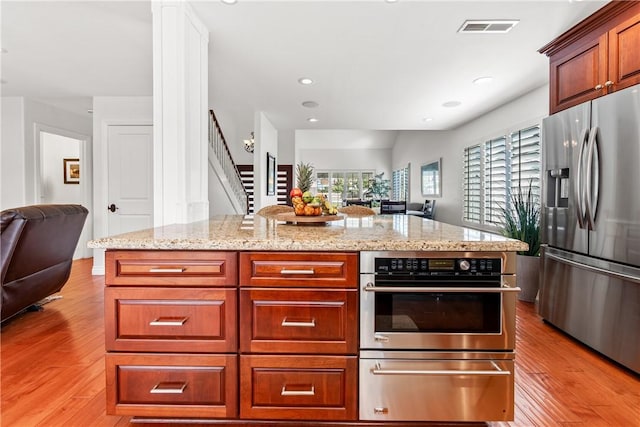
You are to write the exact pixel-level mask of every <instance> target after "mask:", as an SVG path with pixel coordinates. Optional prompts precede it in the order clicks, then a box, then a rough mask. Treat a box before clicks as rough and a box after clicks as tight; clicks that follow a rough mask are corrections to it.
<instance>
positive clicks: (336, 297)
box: [240, 289, 358, 354]
mask: <svg viewBox="0 0 640 427" xmlns="http://www.w3.org/2000/svg"><path fill="white" fill-rule="evenodd" d="M240 313H241V314H240V316H241V317H240V324H241V325H242V326H243V327H242V328H241V330H240V351H241V352H243V353H289V354H291V353H325V354H344V353H351V354H356V353H357V351H358V320H357V319H358V291H357V290H356V289H353V290H333V289H332V290H322V289H320V290H316V289H312V290H311V289H287V290H283V289H276V290H265V289H241V290H240Z"/></svg>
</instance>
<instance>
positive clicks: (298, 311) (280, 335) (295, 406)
mask: <svg viewBox="0 0 640 427" xmlns="http://www.w3.org/2000/svg"><path fill="white" fill-rule="evenodd" d="M357 286H358V254H357V253H308V252H271V253H270V252H247V253H241V254H240V324H241V325H242V327H241V328H240V352H241V355H240V365H241V368H240V418H242V419H265V420H341V421H349V420H356V419H357V412H358V411H357V408H358V405H357V402H358V401H357V396H358V395H357V393H355V394H354V391H356V392H357V390H358V387H357V375H358V373H357V372H358V359H357V351H358V321H357V319H358V290H357Z"/></svg>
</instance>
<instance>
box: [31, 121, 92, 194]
mask: <svg viewBox="0 0 640 427" xmlns="http://www.w3.org/2000/svg"><path fill="white" fill-rule="evenodd" d="M40 158H41V170H40V174H41V180H40V186H41V187H40V191H41V195H42V203H75V204H82V202H83V200H82V192H81V191H80V185H78V184H65V183H64V176H63V160H64V159H78V158H80V141H79V140H77V139H73V138H67V137H65V136H61V135H55V134H52V133H47V132H43V133H42V136H41V138H40ZM80 172H81V173H80V176H82V174H83V172H84V168H81V169H80Z"/></svg>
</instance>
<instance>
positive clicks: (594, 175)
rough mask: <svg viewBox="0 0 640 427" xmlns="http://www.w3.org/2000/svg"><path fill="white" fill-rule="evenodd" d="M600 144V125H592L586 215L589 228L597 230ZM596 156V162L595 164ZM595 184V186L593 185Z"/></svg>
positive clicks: (588, 150) (586, 178) (586, 176)
mask: <svg viewBox="0 0 640 427" xmlns="http://www.w3.org/2000/svg"><path fill="white" fill-rule="evenodd" d="M599 148H600V147H599V146H598V127H597V126H596V127H592V128H591V131H590V132H589V144H588V148H587V153H588V155H587V173H586V174H585V181H586V183H585V184H586V191H585V195H586V198H585V214H586V215H585V216H586V218H587V227H588V229H589V230H595V220H596V214H597V210H598V209H597V207H598V192H599V190H600V156H599V151H598V149H599ZM594 158H595V164H594ZM592 185H593V187H592Z"/></svg>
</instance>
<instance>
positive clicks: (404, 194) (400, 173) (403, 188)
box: [391, 165, 409, 200]
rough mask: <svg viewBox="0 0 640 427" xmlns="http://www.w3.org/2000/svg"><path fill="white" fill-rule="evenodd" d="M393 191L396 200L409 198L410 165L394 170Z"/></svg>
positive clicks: (392, 178)
mask: <svg viewBox="0 0 640 427" xmlns="http://www.w3.org/2000/svg"><path fill="white" fill-rule="evenodd" d="M391 193H392V197H393V199H394V200H409V165H407V166H405V167H404V168H401V169H396V170H394V171H393V172H392V174H391Z"/></svg>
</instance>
